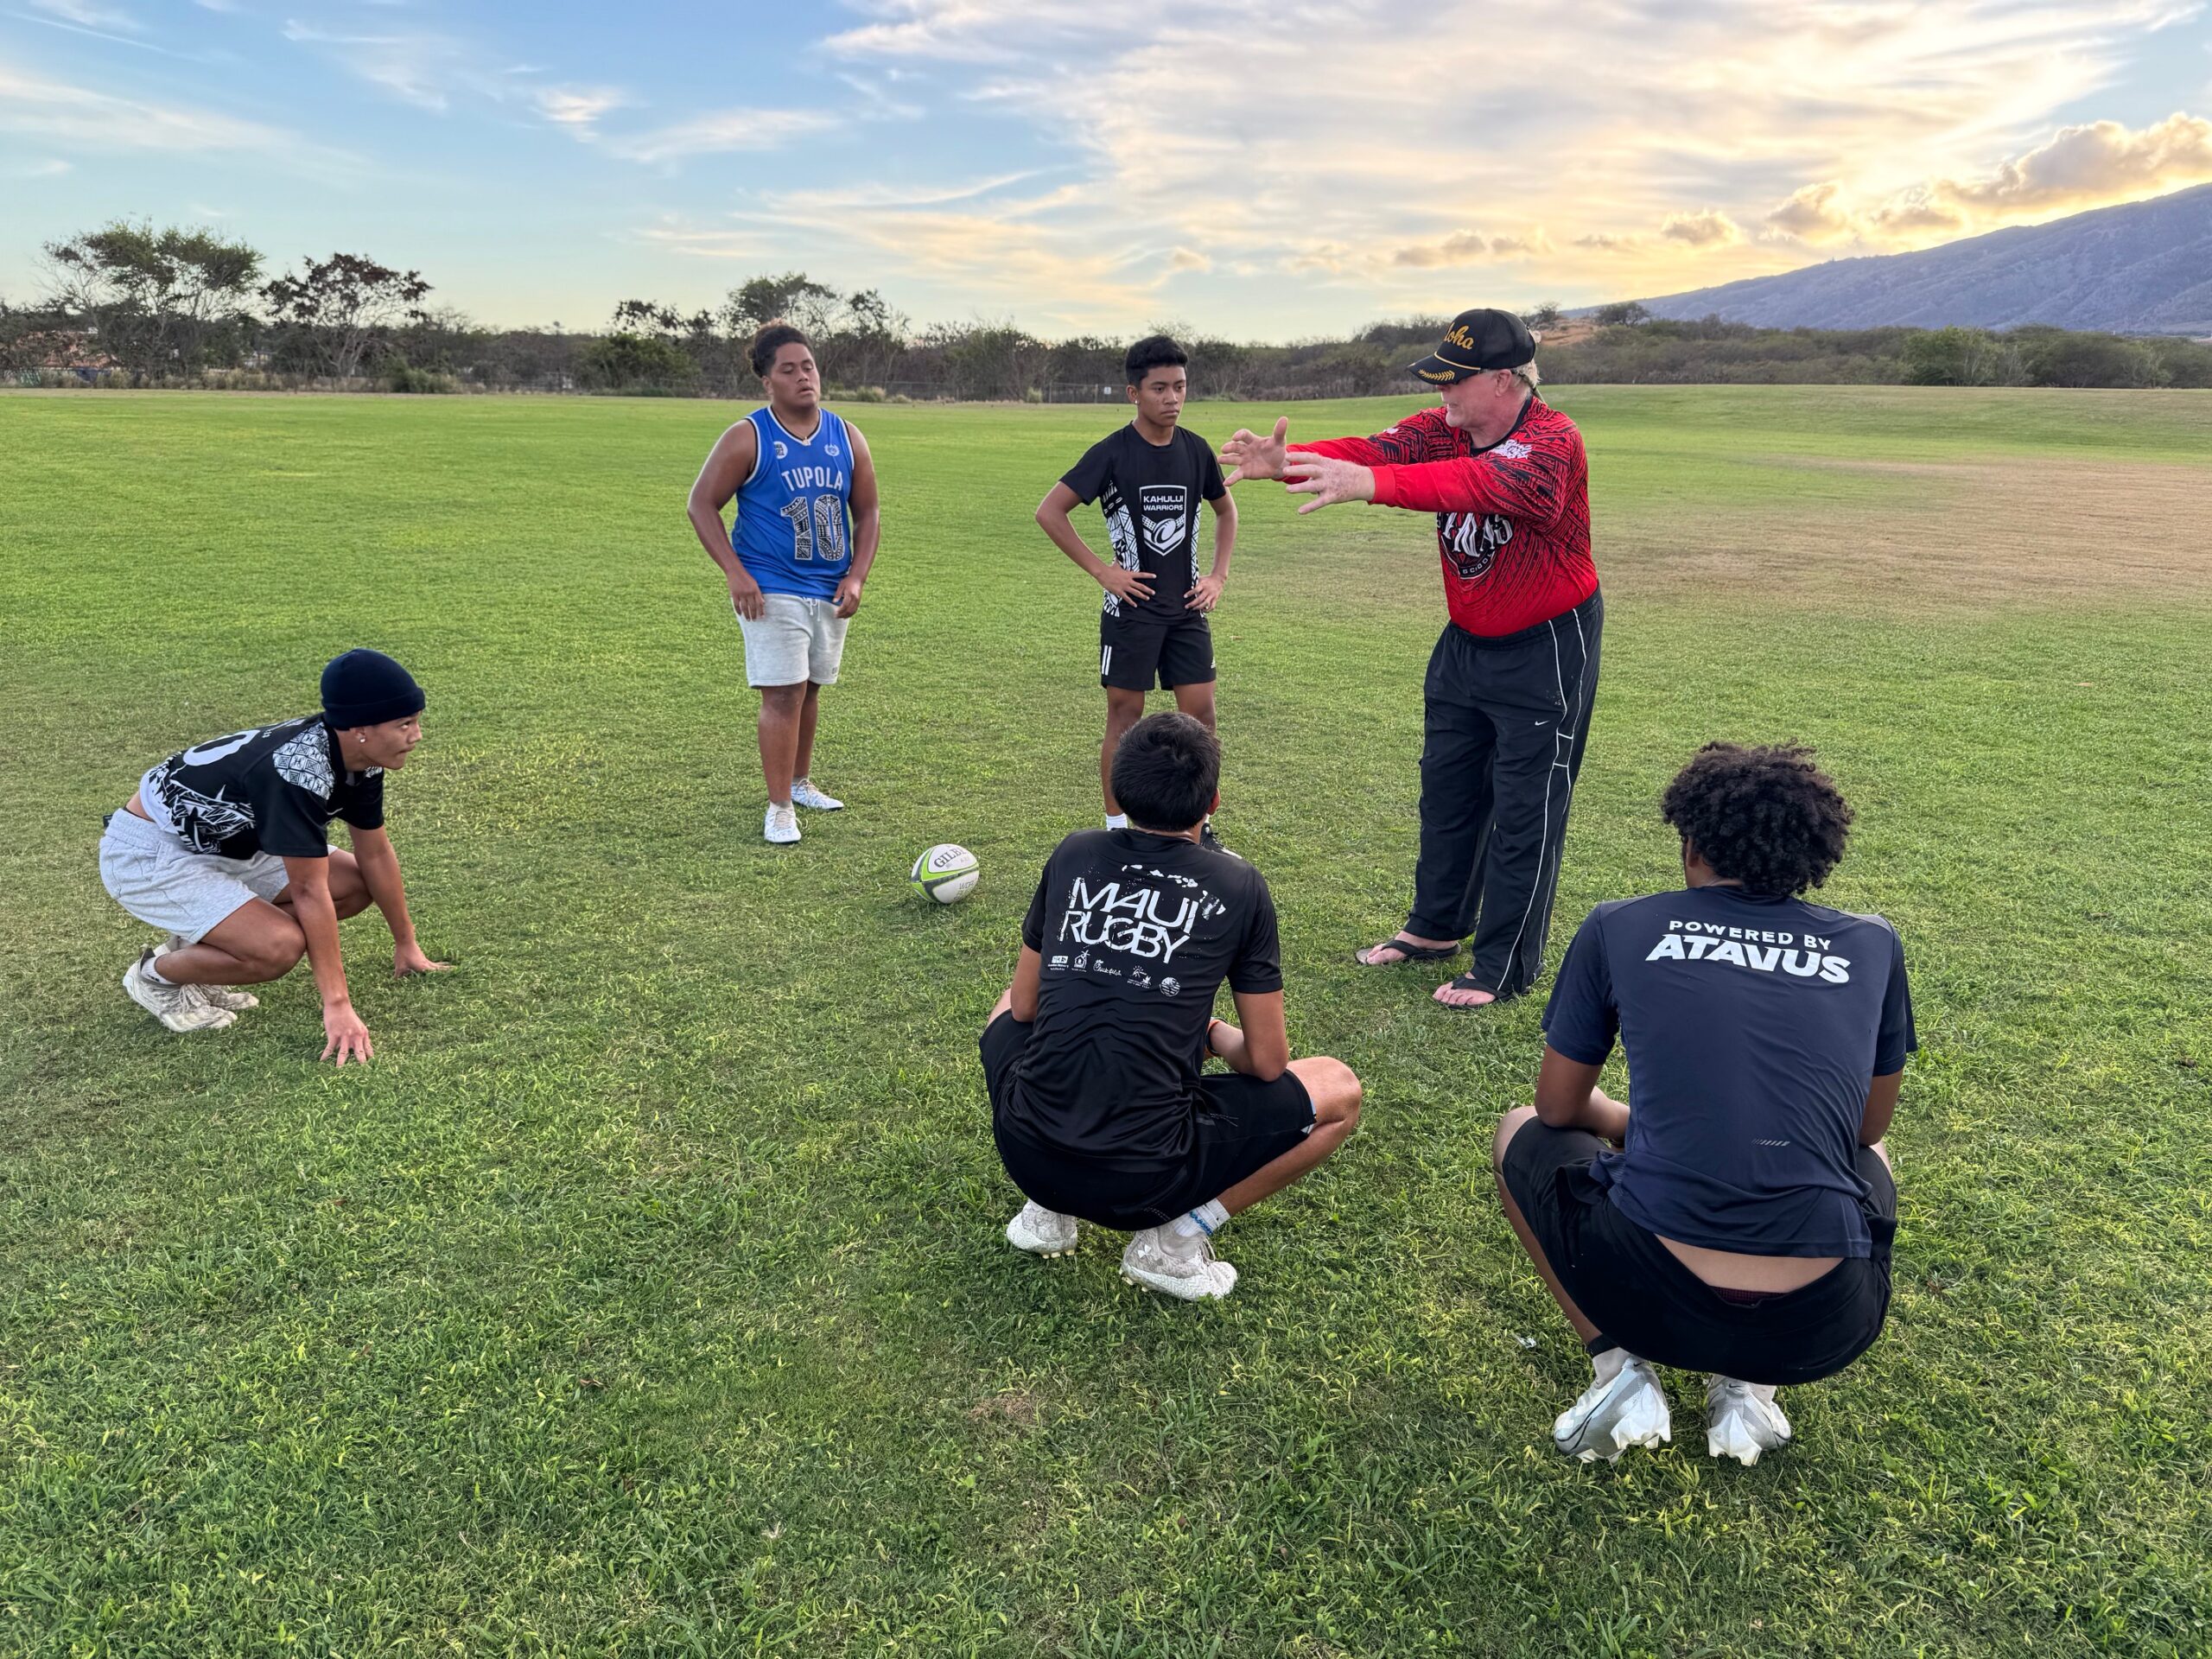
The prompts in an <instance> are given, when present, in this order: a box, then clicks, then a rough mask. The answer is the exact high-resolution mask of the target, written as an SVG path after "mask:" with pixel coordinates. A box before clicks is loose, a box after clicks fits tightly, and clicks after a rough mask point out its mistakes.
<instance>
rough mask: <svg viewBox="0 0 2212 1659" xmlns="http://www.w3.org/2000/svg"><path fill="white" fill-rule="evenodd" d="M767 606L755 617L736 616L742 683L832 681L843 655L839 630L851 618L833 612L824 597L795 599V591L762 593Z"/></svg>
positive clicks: (832, 604)
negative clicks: (742, 652)
mask: <svg viewBox="0 0 2212 1659" xmlns="http://www.w3.org/2000/svg"><path fill="white" fill-rule="evenodd" d="M763 597H764V599H765V600H766V604H767V607H768V608H767V609H766V611H765V612H763V613H762V614H761V616H760V620H758V621H757V622H756V621H753V620H749V619H747V618H746V617H742V616H741V617H739V618H738V619H737V626H739V627H741V628H742V629H743V630H744V631H745V683H747V685H752V686H761V685H797V684H798V683H799V682H800V681H802V680H811V681H813V682H814V683H815V684H817V685H835V684H836V683H837V664H839V663H840V662H841V661H842V660H843V658H844V655H845V629H846V626H847V625H848V624H849V622H850V621H851V620H852V619H851V618H849V617H843V616H840V615H838V614H837V607H836V603H835V602H834V601H830V600H827V599H801V598H800V597H799V596H798V594H765V595H763Z"/></svg>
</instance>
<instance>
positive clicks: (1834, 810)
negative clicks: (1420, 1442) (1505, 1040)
mask: <svg viewBox="0 0 2212 1659" xmlns="http://www.w3.org/2000/svg"><path fill="white" fill-rule="evenodd" d="M1663 807H1664V810H1665V814H1666V817H1667V821H1668V822H1669V823H1671V824H1672V825H1674V827H1675V829H1676V830H1677V831H1679V832H1680V834H1681V856H1682V874H1683V878H1684V886H1683V887H1682V888H1681V890H1680V891H1677V892H1673V893H1655V894H1652V895H1650V896H1649V897H1648V898H1643V899H1617V900H1614V901H1612V902H1611V903H1608V904H1603V905H1600V906H1598V907H1597V909H1595V910H1593V911H1592V912H1590V915H1589V917H1588V918H1586V920H1585V921H1584V922H1583V924H1582V926H1581V930H1580V931H1579V932H1577V933H1576V935H1575V937H1574V943H1573V945H1572V946H1571V947H1570V948H1569V949H1568V951H1567V958H1566V960H1565V961H1564V962H1563V963H1560V970H1559V980H1558V982H1557V983H1556V985H1555V986H1554V988H1553V990H1552V996H1551V1002H1550V1005H1549V1007H1547V1008H1546V1009H1545V1011H1544V1033H1545V1037H1546V1039H1547V1042H1546V1046H1545V1049H1544V1057H1543V1066H1542V1070H1541V1072H1540V1073H1539V1075H1538V1077H1537V1080H1536V1101H1535V1105H1534V1106H1523V1107H1522V1108H1520V1109H1518V1110H1516V1111H1514V1112H1510V1113H1509V1114H1507V1116H1506V1118H1505V1121H1504V1122H1502V1123H1500V1124H1499V1125H1498V1128H1497V1143H1496V1146H1495V1147H1494V1151H1493V1156H1494V1159H1495V1162H1496V1165H1497V1179H1498V1187H1499V1192H1500V1194H1501V1196H1502V1197H1503V1199H1504V1203H1505V1213H1506V1217H1507V1219H1508V1220H1509V1221H1510V1222H1511V1223H1512V1224H1513V1230H1514V1231H1515V1232H1516V1234H1518V1235H1519V1236H1520V1239H1521V1243H1522V1248H1523V1249H1526V1250H1527V1251H1528V1252H1529V1256H1530V1258H1531V1259H1532V1260H1533V1261H1534V1262H1535V1265H1536V1271H1537V1272H1538V1273H1540V1274H1542V1275H1543V1279H1544V1282H1545V1284H1546V1285H1547V1286H1548V1287H1549V1288H1550V1290H1551V1293H1552V1294H1553V1296H1554V1298H1556V1299H1557V1300H1558V1302H1559V1305H1560V1307H1561V1308H1562V1309H1563V1310H1564V1311H1565V1312H1566V1314H1567V1319H1568V1320H1569V1321H1570V1322H1572V1323H1573V1326H1574V1329H1575V1332H1576V1333H1577V1334H1579V1335H1580V1337H1581V1338H1582V1339H1583V1344H1584V1346H1585V1347H1586V1349H1587V1350H1588V1351H1589V1354H1590V1357H1591V1363H1592V1368H1593V1370H1595V1372H1596V1376H1595V1377H1594V1379H1593V1380H1592V1383H1591V1384H1590V1386H1589V1388H1588V1389H1586V1390H1585V1391H1584V1393H1583V1395H1582V1397H1581V1398H1580V1399H1579V1400H1577V1401H1576V1402H1574V1404H1573V1407H1572V1408H1570V1409H1569V1410H1567V1412H1565V1413H1564V1414H1561V1416H1560V1419H1559V1421H1558V1422H1557V1423H1556V1424H1555V1425H1554V1427H1553V1429H1552V1439H1553V1440H1554V1443H1555V1444H1556V1445H1557V1446H1558V1447H1559V1449H1560V1451H1562V1452H1567V1454H1569V1455H1570V1456H1573V1457H1576V1458H1580V1459H1582V1460H1583V1461H1585V1462H1588V1461H1589V1460H1591V1459H1593V1458H1597V1457H1601V1456H1602V1457H1605V1458H1607V1459H1612V1458H1618V1456H1619V1455H1620V1454H1621V1452H1622V1451H1623V1450H1624V1449H1625V1448H1626V1447H1628V1446H1656V1445H1657V1444H1658V1443H1659V1442H1660V1441H1661V1440H1668V1439H1670V1438H1671V1430H1670V1427H1669V1421H1668V1414H1667V1397H1666V1395H1664V1394H1663V1393H1662V1392H1661V1390H1660V1387H1659V1380H1658V1378H1657V1377H1656V1376H1655V1375H1654V1374H1653V1370H1652V1368H1653V1367H1654V1366H1655V1365H1670V1366H1680V1367H1682V1368H1684V1369H1686V1370H1701V1371H1706V1372H1709V1373H1710V1374H1711V1375H1710V1376H1709V1378H1708V1380H1707V1386H1706V1408H1707V1420H1706V1448H1707V1452H1709V1453H1710V1454H1711V1455H1712V1456H1713V1457H1723V1456H1728V1457H1734V1458H1736V1459H1739V1460H1740V1461H1741V1462H1743V1463H1745V1464H1751V1463H1754V1462H1757V1461H1758V1455H1759V1453H1760V1452H1764V1451H1771V1450H1772V1449H1773V1448H1775V1447H1776V1446H1782V1445H1784V1444H1786V1443H1787V1442H1788V1440H1789V1419H1788V1418H1787V1417H1785V1416H1784V1415H1783V1412H1782V1408H1781V1406H1780V1405H1779V1404H1778V1403H1777V1401H1776V1399H1775V1390H1776V1389H1777V1387H1779V1386H1782V1385H1783V1384H1789V1383H1810V1382H1813V1381H1815V1380H1816V1379H1818V1378H1820V1377H1824V1376H1831V1375H1833V1374H1834V1373H1835V1372H1837V1371H1840V1370H1842V1369H1843V1368H1844V1367H1845V1366H1847V1365H1848V1364H1850V1363H1851V1362H1852V1361H1853V1360H1854V1359H1856V1358H1858V1357H1859V1355H1860V1354H1862V1353H1864V1352H1865V1351H1866V1350H1867V1348H1868V1347H1869V1346H1871V1345H1872V1343H1873V1341H1874V1339H1875V1338H1877V1337H1878V1336H1879V1335H1880V1334H1881V1331H1882V1324H1883V1320H1884V1319H1885V1317H1886V1316H1887V1314H1888V1312H1889V1305H1890V1244H1891V1238H1892V1237H1893V1236H1894V1235H1895V1233H1896V1231H1897V1186H1896V1184H1895V1183H1894V1182H1893V1181H1892V1180H1891V1177H1890V1160H1889V1154H1888V1153H1887V1152H1886V1151H1885V1148H1884V1147H1883V1144H1882V1137H1883V1135H1884V1134H1885V1133H1886V1131H1887V1130H1888V1128H1889V1124H1890V1115H1891V1111H1892V1110H1893V1109H1894V1108H1895V1107H1896V1105H1897V1085H1898V1083H1899V1081H1900V1079H1901V1077H1902V1075H1903V1072H1904V1059H1905V1056H1906V1055H1907V1054H1908V1053H1910V1052H1911V1051H1912V1050H1913V1048H1914V1047H1915V1046H1916V1042H1915V1039H1914V1036H1913V1028H1912V1001H1911V997H1910V994H1909V992H1908V991H1907V988H1906V986H1905V974H1904V947H1903V945H1901V944H1899V943H1898V940H1897V932H1896V931H1895V930H1894V929H1893V928H1891V925H1889V924H1888V923H1887V922H1885V921H1884V920H1883V919H1882V918H1880V917H1879V916H1853V915H1850V914H1848V913H1847V912H1843V911H1839V910H1830V909H1827V908H1826V907H1825V906H1820V905H1813V904H1808V903H1807V902H1806V901H1805V899H1804V897H1803V894H1804V893H1805V892H1806V891H1807V890H1808V888H1811V887H1818V886H1819V885H1820V884H1821V881H1822V880H1825V879H1826V878H1827V874H1828V872H1829V871H1830V870H1832V869H1834V868H1835V866H1836V863H1837V861H1839V860H1840V858H1841V857H1842V856H1843V848H1844V838H1845V836H1846V833H1847V830H1848V829H1849V826H1850V823H1851V816H1852V814H1851V809H1850V807H1849V806H1847V804H1845V802H1844V799H1843V797H1842V796H1841V795H1840V793H1838V791H1837V790H1836V787H1835V785H1834V783H1832V782H1831V781H1830V780H1829V779H1828V778H1827V776H1826V775H1825V774H1824V773H1822V772H1820V771H1819V770H1818V769H1817V767H1815V765H1814V762H1813V757H1812V755H1811V753H1810V752H1809V751H1808V750H1805V749H1802V748H1797V747H1775V748H1738V747H1736V746H1735V745H1733V744H1727V743H1709V744H1707V746H1706V747H1704V748H1703V749H1701V750H1700V751H1699V752H1698V754H1697V757H1696V759H1694V760H1692V761H1691V762H1690V764H1689V765H1688V766H1686V767H1685V768H1684V769H1683V770H1682V772H1681V774H1680V775H1679V776H1677V777H1676V778H1675V780H1674V782H1673V783H1672V784H1670V785H1669V786H1668V789H1667V791H1666V795H1665V797H1664V799H1663ZM1616 1036H1618V1038H1619V1039H1620V1043H1621V1046H1622V1047H1623V1049H1624V1051H1625V1053H1626V1056H1627V1059H1628V1071H1629V1082H1630V1092H1631V1096H1632V1100H1631V1103H1630V1104H1628V1105H1624V1104H1623V1103H1620V1102H1619V1101H1617V1100H1613V1099H1611V1097H1609V1096H1607V1095H1606V1094H1605V1092H1604V1091H1603V1090H1600V1089H1599V1087H1598V1077H1599V1071H1600V1069H1601V1068H1602V1067H1603V1065H1604V1064H1605V1057H1606V1055H1607V1054H1608V1053H1610V1052H1611V1049H1612V1046H1613V1041H1614V1039H1615V1037H1616ZM1614 1147H1618V1148H1619V1149H1618V1150H1613V1149H1611V1148H1614Z"/></svg>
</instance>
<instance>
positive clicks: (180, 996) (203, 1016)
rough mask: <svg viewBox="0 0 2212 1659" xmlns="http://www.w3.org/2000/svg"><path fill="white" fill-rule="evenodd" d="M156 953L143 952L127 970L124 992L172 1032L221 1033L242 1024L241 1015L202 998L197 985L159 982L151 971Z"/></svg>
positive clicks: (124, 977) (163, 980) (124, 976)
mask: <svg viewBox="0 0 2212 1659" xmlns="http://www.w3.org/2000/svg"><path fill="white" fill-rule="evenodd" d="M153 962H154V953H153V952H152V951H151V950H144V951H141V952H140V953H139V957H138V959H137V961H136V962H134V963H131V964H130V966H129V967H128V968H126V969H124V970H123V991H124V995H126V996H128V997H129V998H130V1000H131V1001H133V1002H136V1003H137V1005H138V1006H139V1007H142V1008H143V1009H145V1010H146V1012H147V1013H149V1014H152V1015H153V1016H154V1018H155V1019H156V1020H160V1021H161V1022H162V1025H164V1026H166V1027H168V1029H169V1030H171V1031H220V1030H221V1029H222V1028H223V1027H225V1026H229V1025H235V1024H237V1023H238V1015H236V1014H232V1012H231V1011H230V1010H229V1009H228V1008H219V1007H216V1006H215V1005H214V1004H213V1003H212V1002H210V1001H207V998H205V997H203V996H201V995H200V988H199V987H198V986H196V985H172V984H170V983H169V982H168V981H167V980H165V979H156V978H155V977H154V976H152V975H151V974H149V973H148V972H147V971H146V970H147V969H149V968H150V967H151V966H152V965H153Z"/></svg>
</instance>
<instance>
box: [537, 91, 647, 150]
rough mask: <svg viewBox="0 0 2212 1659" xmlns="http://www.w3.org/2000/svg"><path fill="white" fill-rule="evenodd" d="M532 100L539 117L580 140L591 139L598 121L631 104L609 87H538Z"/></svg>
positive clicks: (622, 95)
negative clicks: (566, 130) (607, 114)
mask: <svg viewBox="0 0 2212 1659" xmlns="http://www.w3.org/2000/svg"><path fill="white" fill-rule="evenodd" d="M531 101H532V102H533V103H534V104H536V105H537V112H538V113H539V114H540V115H542V116H543V117H544V118H546V119H547V120H548V121H550V122H551V123H553V124H554V125H555V126H556V127H566V128H567V129H568V130H569V131H571V132H573V133H575V135H576V136H577V137H580V138H588V137H592V136H593V133H594V129H595V128H596V127H597V125H598V123H599V118H600V117H601V116H602V115H605V114H606V113H607V111H609V110H619V109H620V108H622V107H623V106H624V105H626V104H628V103H629V101H630V100H629V99H628V98H627V97H626V96H625V95H624V94H623V93H621V92H617V91H615V90H614V89H613V87H610V86H540V87H539V88H537V91H536V92H533V93H531Z"/></svg>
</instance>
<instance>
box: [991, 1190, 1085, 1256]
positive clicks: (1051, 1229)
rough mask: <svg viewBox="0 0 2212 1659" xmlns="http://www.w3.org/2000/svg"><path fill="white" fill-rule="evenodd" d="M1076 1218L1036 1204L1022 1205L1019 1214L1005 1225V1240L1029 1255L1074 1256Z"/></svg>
mask: <svg viewBox="0 0 2212 1659" xmlns="http://www.w3.org/2000/svg"><path fill="white" fill-rule="evenodd" d="M1075 1235H1076V1226H1075V1217H1073V1216H1064V1215H1062V1214H1061V1213H1060V1212H1059V1211H1057V1210H1047V1209H1046V1207H1045V1206H1044V1205H1041V1204H1037V1203H1029V1204H1025V1205H1022V1206H1021V1213H1020V1215H1018V1216H1016V1217H1014V1219H1013V1220H1012V1221H1009V1222H1008V1223H1007V1224H1006V1242H1007V1243H1009V1244H1011V1245H1013V1246H1014V1249H1017V1250H1027V1251H1028V1252H1029V1253H1030V1254H1031V1255H1074V1254H1075Z"/></svg>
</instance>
